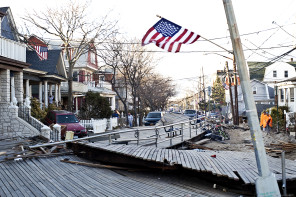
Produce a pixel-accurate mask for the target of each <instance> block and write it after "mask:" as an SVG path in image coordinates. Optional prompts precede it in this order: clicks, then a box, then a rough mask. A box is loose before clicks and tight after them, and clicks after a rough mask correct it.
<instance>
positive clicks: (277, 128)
mask: <svg viewBox="0 0 296 197" xmlns="http://www.w3.org/2000/svg"><path fill="white" fill-rule="evenodd" d="M275 102H276V120H277V121H276V123H277V126H276V132H277V133H278V132H279V129H280V126H279V96H278V87H277V84H276V81H275Z"/></svg>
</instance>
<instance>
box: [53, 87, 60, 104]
mask: <svg viewBox="0 0 296 197" xmlns="http://www.w3.org/2000/svg"><path fill="white" fill-rule="evenodd" d="M54 101H55V103H56V106H58V104H59V97H58V84H55V88H54Z"/></svg>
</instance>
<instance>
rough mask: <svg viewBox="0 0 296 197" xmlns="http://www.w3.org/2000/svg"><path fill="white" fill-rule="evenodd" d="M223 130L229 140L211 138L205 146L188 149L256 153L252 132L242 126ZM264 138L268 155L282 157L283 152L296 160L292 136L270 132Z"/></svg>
mask: <svg viewBox="0 0 296 197" xmlns="http://www.w3.org/2000/svg"><path fill="white" fill-rule="evenodd" d="M223 128H224V130H225V132H227V134H228V135H229V138H230V139H229V140H224V141H219V140H213V139H211V138H209V139H210V140H208V141H206V143H204V144H203V145H201V144H199V142H195V143H193V144H192V145H188V148H189V149H203V150H207V149H213V150H219V151H242V152H249V151H254V149H253V144H252V140H251V134H250V130H248V129H247V128H245V127H244V126H242V125H241V126H226V125H223ZM262 137H263V141H264V145H265V148H266V153H267V154H268V155H270V156H272V157H280V154H281V152H282V151H285V152H286V154H285V156H286V158H287V159H290V160H296V140H295V137H294V136H290V135H289V134H288V133H286V132H280V133H276V132H275V131H270V132H269V133H266V132H262Z"/></svg>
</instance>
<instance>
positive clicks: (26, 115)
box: [18, 105, 44, 132]
mask: <svg viewBox="0 0 296 197" xmlns="http://www.w3.org/2000/svg"><path fill="white" fill-rule="evenodd" d="M18 107H19V108H18V117H20V118H21V119H23V120H24V121H26V122H27V123H29V124H30V125H32V126H33V127H34V128H35V129H37V130H38V131H40V132H41V128H42V127H43V126H44V124H43V123H42V122H40V121H39V120H37V119H36V118H34V117H32V116H31V115H30V109H29V108H28V107H27V106H25V105H19V106H18Z"/></svg>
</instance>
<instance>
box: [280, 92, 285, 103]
mask: <svg viewBox="0 0 296 197" xmlns="http://www.w3.org/2000/svg"><path fill="white" fill-rule="evenodd" d="M280 95H281V102H284V90H283V89H280Z"/></svg>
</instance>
